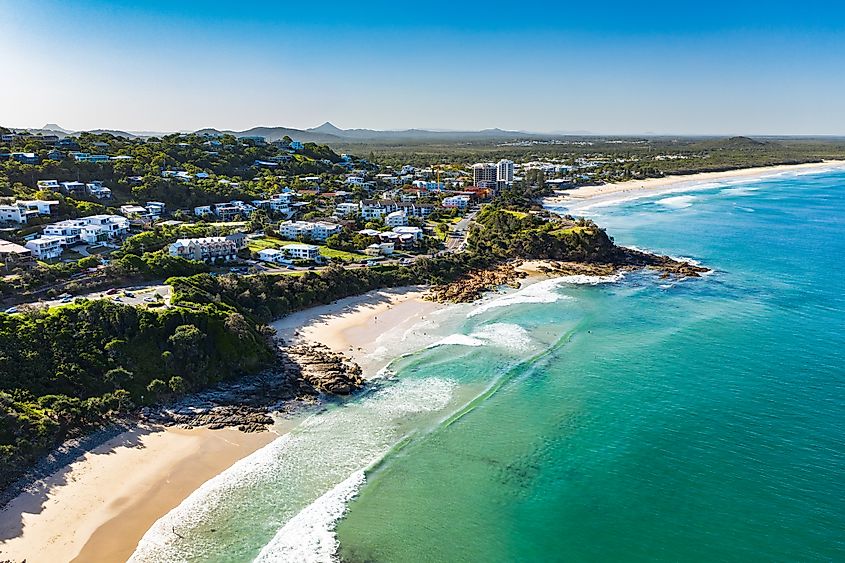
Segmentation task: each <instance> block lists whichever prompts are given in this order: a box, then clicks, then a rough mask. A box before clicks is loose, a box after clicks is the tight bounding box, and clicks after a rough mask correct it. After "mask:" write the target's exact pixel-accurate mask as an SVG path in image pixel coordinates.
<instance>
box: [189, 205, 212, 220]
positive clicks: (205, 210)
mask: <svg viewBox="0 0 845 563" xmlns="http://www.w3.org/2000/svg"><path fill="white" fill-rule="evenodd" d="M194 215H196V216H197V217H202V216H203V215H214V211H212V210H211V206H210V205H200V206H198V207H194Z"/></svg>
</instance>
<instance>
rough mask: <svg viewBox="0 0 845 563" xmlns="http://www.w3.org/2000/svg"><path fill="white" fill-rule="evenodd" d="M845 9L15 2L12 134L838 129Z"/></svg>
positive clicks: (10, 63) (6, 98)
mask: <svg viewBox="0 0 845 563" xmlns="http://www.w3.org/2000/svg"><path fill="white" fill-rule="evenodd" d="M814 8H815V9H814ZM842 12H843V8H842V7H841V6H837V5H835V4H830V5H827V4H826V3H819V2H816V3H811V5H809V6H808V5H803V8H802V10H801V11H800V12H796V11H795V9H794V5H790V4H786V3H780V4H779V3H770V4H767V6H766V8H765V10H764V9H760V8H759V7H753V6H742V5H738V4H737V3H727V2H715V3H711V4H709V5H708V9H707V10H706V11H699V10H697V9H696V8H690V7H685V6H679V5H677V4H674V3H669V2H653V3H650V5H649V7H648V9H644V8H643V7H641V6H631V5H629V4H627V3H623V2H611V3H609V4H608V5H606V8H605V9H602V10H601V11H600V12H597V11H595V10H593V9H592V8H591V7H585V6H581V5H575V6H561V5H558V4H553V3H545V2H535V3H532V4H529V5H526V4H519V5H516V4H513V3H507V2H492V3H491V2H486V3H478V2H465V3H462V4H461V5H452V4H446V3H444V2H431V3H426V4H425V5H419V6H416V7H415V9H414V11H413V12H408V11H407V10H406V9H405V8H403V7H402V6H397V5H395V4H392V3H389V2H384V1H379V2H369V3H366V4H361V5H356V6H355V9H350V8H349V6H348V5H347V4H343V3H338V2H327V3H323V4H321V5H320V6H319V8H315V7H313V6H312V7H309V6H307V5H285V6H284V7H280V6H279V5H277V4H273V3H268V2H248V1H247V2H240V3H238V4H237V5H236V6H231V5H229V4H225V3H218V2H193V1H186V2H178V3H170V2H164V1H162V0H156V1H149V2H144V3H142V4H140V5H136V4H133V3H131V2H126V1H116V2H114V1H113V2H106V1H104V0H85V1H81V2H76V3H72V4H67V3H62V2H58V1H55V0H33V1H31V2H26V3H21V2H14V1H11V0H0V34H2V35H3V36H4V42H3V46H2V47H0V52H2V54H3V55H4V57H3V59H4V75H5V78H6V81H7V84H11V85H13V86H12V87H5V88H3V89H0V124H2V125H5V126H10V127H19V128H24V127H27V128H37V127H41V126H42V125H44V124H45V123H56V124H58V125H60V126H61V127H63V128H66V129H69V130H90V129H115V130H122V131H161V132H164V131H194V130H197V129H202V128H205V127H214V128H217V129H229V130H236V131H240V130H245V129H249V128H252V127H256V126H267V127H275V126H282V127H291V128H297V129H307V128H310V127H315V126H318V125H319V124H321V123H323V122H326V121H329V122H331V123H333V124H335V125H336V126H338V127H339V128H342V129H354V128H363V129H377V130H404V129H428V130H448V131H477V130H482V129H491V128H500V129H504V130H514V131H528V132H536V133H545V134H553V133H558V132H567V131H589V132H590V134H594V135H703V136H711V135H725V136H728V135H749V136H755V135H756V136H788V135H789V136H791V135H803V136H838V135H845V112H842V111H840V109H839V107H838V105H837V102H838V100H837V96H835V95H834V94H835V93H836V92H841V91H843V90H845V76H842V74H841V73H839V72H835V69H837V68H842V67H843V66H845V33H843V31H845V19H843V18H841V17H838V16H839V15H842Z"/></svg>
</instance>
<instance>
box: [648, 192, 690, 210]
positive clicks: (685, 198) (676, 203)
mask: <svg viewBox="0 0 845 563" xmlns="http://www.w3.org/2000/svg"><path fill="white" fill-rule="evenodd" d="M695 199H696V197H695V196H694V195H676V196H674V197H665V198H663V199H658V200H657V201H656V202H655V203H657V204H659V205H662V206H663V207H669V208H671V209H685V208H687V207H692V202H693V201H695Z"/></svg>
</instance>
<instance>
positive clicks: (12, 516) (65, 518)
mask: <svg viewBox="0 0 845 563" xmlns="http://www.w3.org/2000/svg"><path fill="white" fill-rule="evenodd" d="M424 293H425V292H424V289H423V288H418V287H413V288H400V289H391V290H382V291H374V292H370V293H368V294H365V295H360V296H355V297H350V298H347V299H342V300H340V301H337V302H335V303H332V304H330V305H325V306H321V307H315V308H312V309H308V310H305V311H301V312H299V313H296V314H293V315H290V316H288V317H285V318H284V319H282V320H280V321H277V322H275V323H273V326H274V328H276V330H277V331H278V333H279V335H280V336H281V337H283V338H285V339H286V340H288V341H292V342H300V341H310V342H321V343H323V344H325V345H327V346H329V347H330V348H331V349H333V350H335V351H337V352H342V353H344V354H346V355H347V356H349V357H350V358H351V359H353V360H354V361H356V362H357V363H359V364H360V365H361V366H362V367H363V368H364V372H365V375H366V376H368V377H372V376H374V375H375V374H376V373H378V371H379V370H380V369H382V368H383V367H384V366H386V365H387V364H388V363H389V361H390V359H391V358H393V357H395V356H396V355H397V354H396V350H395V348H394V346H392V345H391V346H390V348H391V349H390V350H389V351H384V352H386V353H383V354H381V353H379V350H378V348H379V344H380V342H381V340H380V339H381V338H382V337H384V336H386V335H396V334H400V335H401V334H403V333H404V332H405V331H406V330H407V329H409V328H410V327H412V326H413V325H414V324H415V323H418V322H419V321H420V319H423V318H424V317H425V315H427V314H430V313H431V312H433V311H435V310H437V309H438V308H440V307H442V305H439V304H437V303H433V302H430V301H425V300H423V299H422V296H423V295H424ZM407 345H408V346H409V347H413V346H415V345H416V344H415V343H414V342H410V343H408V344H407ZM276 437H277V434H275V433H273V432H263V433H259V434H245V433H243V432H240V431H238V430H236V429H224V430H207V429H191V430H186V429H180V428H166V429H160V428H150V427H143V426H139V427H137V428H135V429H133V430H130V431H128V432H124V433H123V434H120V435H118V436H116V437H114V438H112V439H110V440H108V441H107V442H105V443H103V444H102V445H100V446H98V447H96V448H94V449H92V450H90V451H88V452H87V453H86V454H84V455H83V456H81V457H79V458H77V459H76V460H75V461H74V462H72V463H71V464H70V465H68V466H66V467H64V468H63V469H61V470H60V471H58V472H57V473H54V474H53V475H51V476H49V477H47V478H46V479H43V480H41V481H39V482H38V483H36V484H35V485H34V486H33V487H31V488H30V490H29V491H28V492H26V493H23V494H21V495H19V496H18V497H17V498H15V499H14V500H13V501H12V502H11V503H9V505H8V506H7V507H6V508H5V509H4V510H3V511H0V560H11V561H15V562H20V561H23V560H24V559H25V560H26V561H27V563H41V562H44V563H61V562H68V561H78V562H90V561H97V562H98V563H100V562H106V563H108V562H117V561H126V559H127V558H128V557H129V556H130V555H131V553H132V552H133V551H134V549H135V546H136V545H137V543H138V540H140V539H141V537H142V536H143V535H144V533H145V532H146V531H147V530H148V529H149V528H150V526H151V525H152V524H153V523H154V522H155V521H156V520H157V519H158V518H160V517H161V516H164V515H165V514H166V513H167V512H169V511H170V510H171V509H173V508H175V507H176V506H177V505H178V504H179V503H181V502H182V501H183V500H184V499H185V498H187V497H188V495H190V494H191V492H193V491H194V490H196V489H197V488H198V487H199V486H200V485H202V484H203V483H204V482H206V481H207V480H209V479H211V478H212V477H214V476H216V475H218V474H219V473H221V472H223V471H224V470H226V469H228V468H229V467H230V466H231V465H232V464H234V463H235V462H236V461H238V460H240V459H242V458H244V457H246V456H247V455H249V454H251V453H252V452H254V451H256V450H258V449H260V448H261V447H263V446H265V445H266V444H268V443H270V442H271V441H272V440H273V439H274V438H276Z"/></svg>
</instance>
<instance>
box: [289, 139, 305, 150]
mask: <svg viewBox="0 0 845 563" xmlns="http://www.w3.org/2000/svg"><path fill="white" fill-rule="evenodd" d="M290 148H292V149H293V150H295V151H301V150H302V149H304V148H305V146H304V145H303V144H302V143H301V142H299V141H291V142H290Z"/></svg>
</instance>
